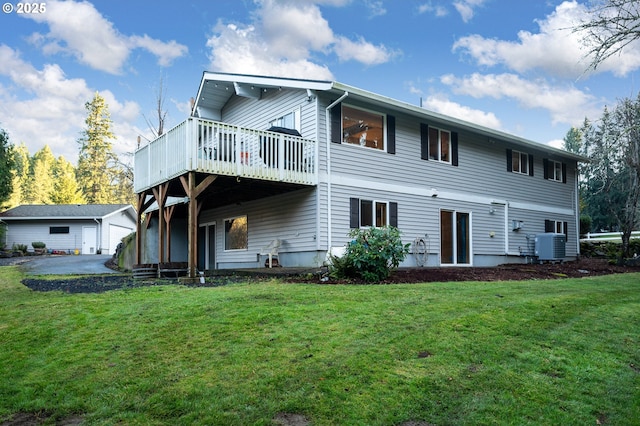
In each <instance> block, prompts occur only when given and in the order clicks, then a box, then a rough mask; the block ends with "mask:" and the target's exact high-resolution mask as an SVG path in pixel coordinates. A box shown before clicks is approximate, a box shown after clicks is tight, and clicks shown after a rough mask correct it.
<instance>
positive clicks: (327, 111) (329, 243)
mask: <svg viewBox="0 0 640 426" xmlns="http://www.w3.org/2000/svg"><path fill="white" fill-rule="evenodd" d="M347 96H349V92H344V93H343V94H342V96H340V97H339V98H338V99H337V100H335V101H334V102H332V103H331V104H330V105H329V106H328V107H327V108H326V109H325V130H326V133H327V252H328V253H330V252H331V246H332V242H333V241H332V237H331V225H332V221H331V201H332V200H331V130H330V129H329V127H330V125H331V114H330V111H331V109H332V108H333V107H334V106H336V105H338V104H339V103H340V102H342V100H343V99H344V98H346V97H347Z"/></svg>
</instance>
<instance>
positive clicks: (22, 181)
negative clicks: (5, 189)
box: [8, 142, 31, 207]
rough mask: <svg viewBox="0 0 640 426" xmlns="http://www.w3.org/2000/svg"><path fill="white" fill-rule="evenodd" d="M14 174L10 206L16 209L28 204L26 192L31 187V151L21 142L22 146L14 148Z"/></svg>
mask: <svg viewBox="0 0 640 426" xmlns="http://www.w3.org/2000/svg"><path fill="white" fill-rule="evenodd" d="M13 163H14V168H13V173H12V182H13V185H12V189H13V191H12V193H11V197H10V198H9V202H8V206H9V207H16V206H19V205H20V204H26V191H27V186H28V185H29V171H30V169H31V159H30V158H29V149H28V148H27V146H26V145H25V144H24V142H21V143H20V145H16V146H14V147H13Z"/></svg>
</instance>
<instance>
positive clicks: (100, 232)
mask: <svg viewBox="0 0 640 426" xmlns="http://www.w3.org/2000/svg"><path fill="white" fill-rule="evenodd" d="M93 220H94V221H95V222H96V223H97V224H98V244H96V246H97V247H96V254H98V253H102V248H101V247H102V225H101V223H100V221H99V220H98V219H97V218H95V217H94V218H93Z"/></svg>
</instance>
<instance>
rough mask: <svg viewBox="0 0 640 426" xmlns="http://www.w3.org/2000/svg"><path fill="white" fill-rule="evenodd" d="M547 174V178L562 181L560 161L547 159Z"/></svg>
mask: <svg viewBox="0 0 640 426" xmlns="http://www.w3.org/2000/svg"><path fill="white" fill-rule="evenodd" d="M547 176H548V179H549V180H555V181H556V182H562V180H563V178H562V163H561V162H559V161H554V160H549V161H548V163H547Z"/></svg>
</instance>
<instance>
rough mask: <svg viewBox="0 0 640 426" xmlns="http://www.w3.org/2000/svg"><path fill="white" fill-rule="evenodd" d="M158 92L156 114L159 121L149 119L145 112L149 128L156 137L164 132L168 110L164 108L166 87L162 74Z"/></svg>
mask: <svg viewBox="0 0 640 426" xmlns="http://www.w3.org/2000/svg"><path fill="white" fill-rule="evenodd" d="M155 92H156V93H155V94H156V109H155V111H154V113H155V115H156V117H155V118H156V120H157V123H153V122H152V121H151V120H150V119H148V118H147V117H146V116H145V115H144V114H143V117H144V120H145V121H146V122H147V126H148V127H149V130H151V132H152V133H153V136H154V137H155V138H157V137H160V136H162V135H163V134H164V124H165V121H166V120H167V110H165V108H164V101H165V97H164V95H165V87H164V77H163V76H162V75H160V83H159V84H158V88H157V89H156V91H155Z"/></svg>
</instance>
